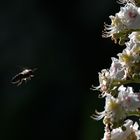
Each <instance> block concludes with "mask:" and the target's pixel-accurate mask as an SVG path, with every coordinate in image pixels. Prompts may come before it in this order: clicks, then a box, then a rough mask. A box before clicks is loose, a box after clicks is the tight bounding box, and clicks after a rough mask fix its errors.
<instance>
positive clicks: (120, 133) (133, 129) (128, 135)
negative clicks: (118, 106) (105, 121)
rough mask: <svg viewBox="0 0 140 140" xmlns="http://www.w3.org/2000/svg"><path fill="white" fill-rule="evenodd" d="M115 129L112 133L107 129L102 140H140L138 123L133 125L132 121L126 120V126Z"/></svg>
mask: <svg viewBox="0 0 140 140" xmlns="http://www.w3.org/2000/svg"><path fill="white" fill-rule="evenodd" d="M123 127H125V130H123V129H122V127H118V128H116V129H113V130H112V131H111V132H109V131H108V130H107V128H106V127H105V133H104V138H103V139H102V140H139V139H140V131H139V130H138V127H139V126H138V123H137V122H135V123H134V124H133V121H132V120H126V121H125V124H124V126H123Z"/></svg>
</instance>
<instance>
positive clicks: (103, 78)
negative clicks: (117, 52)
mask: <svg viewBox="0 0 140 140" xmlns="http://www.w3.org/2000/svg"><path fill="white" fill-rule="evenodd" d="M111 60H112V64H111V66H110V69H109V70H107V69H103V70H102V71H101V72H99V73H98V74H99V83H100V84H99V86H98V87H95V89H100V91H101V92H103V93H108V92H109V90H110V88H111V87H112V86H113V85H114V89H115V88H116V87H117V86H118V85H119V84H120V81H121V80H124V79H125V78H126V70H125V69H124V67H123V65H122V64H121V63H120V61H119V60H118V59H117V58H115V57H112V58H111ZM114 89H112V90H114ZM104 95H105V94H104Z"/></svg>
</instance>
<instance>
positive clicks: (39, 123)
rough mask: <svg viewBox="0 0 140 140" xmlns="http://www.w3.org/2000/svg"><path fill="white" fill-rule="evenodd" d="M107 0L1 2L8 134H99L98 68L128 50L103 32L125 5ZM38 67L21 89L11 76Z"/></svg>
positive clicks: (4, 135)
mask: <svg viewBox="0 0 140 140" xmlns="http://www.w3.org/2000/svg"><path fill="white" fill-rule="evenodd" d="M119 8H120V5H118V4H117V3H116V1H115V0H114V1H112V0H107V1H99V0H71V1H63V0H59V1H54V0H49V1H48V0H47V1H44V0H5V1H0V139H1V140H27V139H35V138H37V139H38V140H42V139H43V140H55V139H61V140H98V139H101V138H102V137H103V133H104V126H103V124H102V120H101V121H99V122H97V121H95V120H93V119H91V117H90V116H91V115H92V114H93V113H94V111H95V109H97V110H98V111H103V109H104V99H99V98H98V94H99V92H97V91H94V92H93V91H92V90H90V88H91V86H92V85H94V86H98V85H99V83H98V72H99V71H101V69H104V68H109V67H110V64H111V57H112V56H114V57H115V56H116V54H117V53H118V52H120V50H121V47H118V46H117V45H115V44H114V43H113V42H112V41H111V39H110V38H108V39H104V38H102V37H101V35H102V30H103V29H104V27H103V26H104V22H106V23H108V24H110V19H109V15H114V14H115V13H116V12H118V11H119ZM24 68H38V69H37V71H35V73H34V75H35V77H33V78H32V80H31V81H28V82H27V83H23V84H22V85H20V86H19V87H17V86H16V85H13V84H11V83H10V81H11V78H12V77H13V76H15V75H16V74H18V73H19V72H21V71H22V70H23V69H24Z"/></svg>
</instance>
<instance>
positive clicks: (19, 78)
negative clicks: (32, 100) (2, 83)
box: [11, 68, 37, 86]
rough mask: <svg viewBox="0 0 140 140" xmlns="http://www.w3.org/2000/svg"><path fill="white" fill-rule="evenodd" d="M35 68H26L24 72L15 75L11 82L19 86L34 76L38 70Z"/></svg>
mask: <svg viewBox="0 0 140 140" xmlns="http://www.w3.org/2000/svg"><path fill="white" fill-rule="evenodd" d="M36 69H37V68H35V69H24V70H23V71H22V72H20V73H18V74H17V75H15V76H14V77H13V78H12V80H11V83H12V84H16V85H17V86H19V85H21V84H22V82H23V81H25V82H26V81H27V80H31V78H32V77H34V75H33V73H34V71H35V70H36Z"/></svg>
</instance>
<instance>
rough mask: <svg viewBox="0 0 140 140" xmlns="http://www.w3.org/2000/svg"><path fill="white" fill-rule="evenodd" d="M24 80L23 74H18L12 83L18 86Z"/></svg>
mask: <svg viewBox="0 0 140 140" xmlns="http://www.w3.org/2000/svg"><path fill="white" fill-rule="evenodd" d="M21 78H22V74H17V75H15V76H14V77H13V78H12V79H11V83H13V84H16V83H18V82H19V81H20V80H21Z"/></svg>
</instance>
